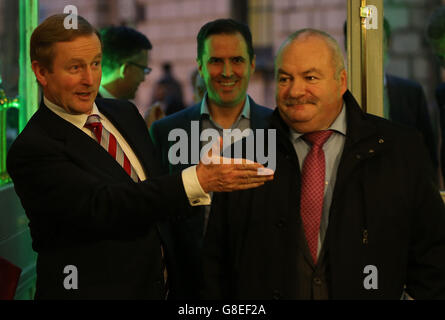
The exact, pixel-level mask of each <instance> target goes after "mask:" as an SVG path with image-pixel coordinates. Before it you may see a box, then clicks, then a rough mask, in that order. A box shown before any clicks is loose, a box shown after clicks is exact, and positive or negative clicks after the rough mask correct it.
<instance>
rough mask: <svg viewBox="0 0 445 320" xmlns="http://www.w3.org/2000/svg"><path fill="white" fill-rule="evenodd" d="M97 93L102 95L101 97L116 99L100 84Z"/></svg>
mask: <svg viewBox="0 0 445 320" xmlns="http://www.w3.org/2000/svg"><path fill="white" fill-rule="evenodd" d="M99 93H100V95H101V96H102V98H106V99H117V98H116V97H115V96H113V95H112V94H111V93H110V91H108V90H107V89H105V88H104V87H102V86H100V87H99Z"/></svg>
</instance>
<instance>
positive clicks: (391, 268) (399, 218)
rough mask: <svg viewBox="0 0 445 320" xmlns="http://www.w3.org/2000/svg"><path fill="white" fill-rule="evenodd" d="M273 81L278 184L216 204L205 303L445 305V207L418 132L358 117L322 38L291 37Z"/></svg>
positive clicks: (337, 58) (333, 46) (307, 32)
mask: <svg viewBox="0 0 445 320" xmlns="http://www.w3.org/2000/svg"><path fill="white" fill-rule="evenodd" d="M275 75H276V89H277V94H276V98H277V105H278V108H277V109H275V111H274V113H273V115H272V120H271V127H272V128H274V129H276V130H277V141H276V144H277V166H276V167H277V168H276V171H275V179H274V181H272V182H269V183H267V184H265V185H264V186H262V187H260V188H258V189H256V190H252V191H241V192H233V193H231V194H228V193H219V194H217V195H216V196H215V198H214V202H213V203H212V212H211V214H210V219H209V226H208V231H207V234H206V238H205V240H204V249H203V270H204V286H203V291H202V297H203V298H207V299H221V298H225V299H400V298H401V296H402V293H403V291H404V286H406V289H405V290H406V292H407V293H408V294H409V295H410V296H411V297H412V298H415V299H429V298H442V299H443V298H445V232H444V230H445V210H444V206H443V202H442V199H441V197H440V195H439V193H438V190H437V189H436V188H435V187H434V184H433V182H432V178H431V175H430V174H429V172H431V170H432V168H431V163H430V162H429V161H428V155H427V152H426V148H425V146H424V145H423V143H422V139H421V137H420V135H419V134H418V133H417V132H416V131H414V130H412V129H409V128H406V127H402V126H399V125H397V124H394V123H391V122H389V121H387V120H385V119H382V118H379V117H376V116H373V115H370V114H366V113H364V112H363V111H362V110H361V109H360V107H359V106H358V104H357V102H356V101H355V99H354V98H353V96H352V95H351V93H350V92H349V91H347V80H346V71H345V68H344V62H343V55H342V53H341V50H340V48H339V47H338V44H337V42H336V41H335V40H334V39H333V38H332V37H331V36H329V35H328V34H326V33H324V32H322V31H318V30H313V29H304V30H300V31H297V32H295V33H294V34H292V35H291V36H289V38H288V39H287V40H286V41H285V42H284V43H283V45H282V46H281V48H280V49H279V52H278V54H277V58H276V62H275ZM272 142H274V141H272Z"/></svg>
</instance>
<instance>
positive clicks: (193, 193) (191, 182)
mask: <svg viewBox="0 0 445 320" xmlns="http://www.w3.org/2000/svg"><path fill="white" fill-rule="evenodd" d="M182 183H183V184H184V189H185V193H186V194H187V198H188V199H189V202H190V205H191V206H192V207H194V206H203V205H209V204H210V203H211V198H210V194H208V193H205V191H204V190H203V189H202V187H201V184H200V183H199V180H198V175H197V174H196V166H192V167H188V168H187V169H184V170H183V171H182Z"/></svg>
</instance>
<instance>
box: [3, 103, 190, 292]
mask: <svg viewBox="0 0 445 320" xmlns="http://www.w3.org/2000/svg"><path fill="white" fill-rule="evenodd" d="M96 104H97V106H98V108H99V110H100V111H101V112H102V113H103V114H104V115H106V117H107V118H108V119H109V120H110V121H111V122H112V123H113V124H114V126H115V127H116V128H117V129H118V130H119V132H120V133H121V134H122V135H123V137H124V138H125V139H126V141H127V142H128V144H129V145H130V146H131V148H132V149H133V151H134V153H135V154H136V156H137V157H138V159H139V161H140V162H141V164H142V166H143V169H144V171H145V173H146V176H147V180H146V181H144V182H140V183H134V182H133V181H132V180H131V178H130V177H129V176H128V174H127V173H126V172H125V171H124V170H123V168H122V167H121V166H120V165H119V164H118V163H117V162H116V161H115V160H114V159H113V158H112V157H111V156H110V155H109V154H108V152H107V151H106V150H105V149H103V148H102V147H101V146H100V145H99V144H98V143H97V142H96V141H94V140H93V139H91V138H90V137H89V136H88V135H86V134H85V133H84V132H82V131H81V130H79V129H78V128H76V127H75V126H73V125H72V124H70V123H69V122H67V121H65V120H63V119H62V118H60V117H59V116H58V115H56V114H55V113H53V112H52V111H51V110H49V109H48V108H47V107H46V106H45V105H44V104H43V103H42V105H41V106H40V108H39V109H38V111H37V112H36V113H35V114H34V116H33V117H32V118H31V119H30V121H29V122H28V124H27V126H26V127H25V129H24V130H23V132H22V133H21V134H20V135H19V136H18V137H17V139H16V140H15V142H14V144H13V145H12V147H11V149H10V151H9V154H8V159H7V167H8V172H9V174H10V175H11V178H12V179H13V181H14V186H15V190H16V192H17V194H18V196H19V197H20V199H21V202H22V205H23V207H24V209H25V211H26V214H27V216H28V217H29V220H30V224H29V227H30V230H31V236H32V240H33V249H34V250H35V251H36V252H38V258H37V291H36V298H37V299H162V298H163V290H164V288H163V278H162V274H161V251H160V245H161V238H160V233H159V230H158V227H157V222H159V221H161V220H165V219H168V218H172V219H173V218H175V217H177V216H178V215H180V214H186V213H187V212H188V210H187V209H185V208H188V207H189V205H188V200H187V197H186V195H185V191H184V188H183V184H182V180H181V177H180V175H179V174H177V175H173V176H166V177H162V178H158V177H157V176H158V175H159V174H160V166H159V164H158V161H157V160H156V158H155V150H154V148H153V145H152V143H151V140H150V137H149V135H148V131H147V129H146V126H145V123H144V121H143V119H142V117H141V116H140V115H139V113H138V111H137V109H136V107H135V106H134V105H133V104H131V103H129V102H126V101H119V100H110V99H97V100H96ZM166 250H167V251H168V248H166ZM67 265H74V266H75V267H76V268H77V270H78V289H77V290H66V289H65V288H64V285H63V283H64V278H65V277H66V276H67V275H66V274H64V273H63V271H64V267H65V266H67Z"/></svg>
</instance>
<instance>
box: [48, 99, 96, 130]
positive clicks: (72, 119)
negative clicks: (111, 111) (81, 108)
mask: <svg viewBox="0 0 445 320" xmlns="http://www.w3.org/2000/svg"><path fill="white" fill-rule="evenodd" d="M43 103H45V106H47V107H48V108H49V109H50V110H51V111H52V112H54V113H55V114H57V115H58V116H59V117H61V118H62V119H64V120H66V121H68V122H69V123H71V124H72V125H74V126H76V127H77V128H79V129H80V130H82V128H83V127H84V125H85V123H86V122H87V119H88V116H89V115H88V114H85V113H82V114H72V113H69V112H68V111H66V110H65V109H63V108H62V107H60V106H58V105H56V104H55V103H52V102H51V101H49V100H48V99H47V98H46V97H45V96H44V97H43ZM91 114H97V115H98V116H99V117H100V118H102V114H101V113H100V111H99V109H98V108H97V106H96V103H95V102H94V103H93V110H92V111H91Z"/></svg>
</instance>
